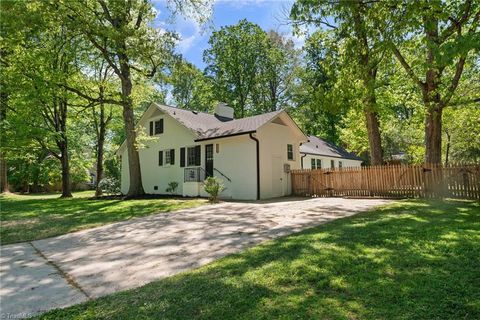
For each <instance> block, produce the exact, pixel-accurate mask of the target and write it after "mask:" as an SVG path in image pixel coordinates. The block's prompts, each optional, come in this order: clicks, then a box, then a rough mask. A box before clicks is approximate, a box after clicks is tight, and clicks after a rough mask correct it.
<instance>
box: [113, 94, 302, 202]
mask: <svg viewBox="0 0 480 320" xmlns="http://www.w3.org/2000/svg"><path fill="white" fill-rule="evenodd" d="M138 128H143V130H145V132H146V133H147V135H149V136H151V137H153V138H154V139H141V138H140V139H139V140H145V141H140V143H141V144H144V146H143V147H141V148H140V150H139V155H140V168H141V173H142V182H143V187H144V189H145V192H146V193H149V194H165V193H167V192H166V189H167V188H168V183H169V182H173V181H175V182H177V183H178V189H177V190H176V192H175V193H176V194H178V195H183V196H206V194H205V191H204V190H203V187H202V181H203V180H204V179H205V177H206V176H215V177H218V178H219V179H221V180H223V183H224V185H225V187H226V189H225V191H223V192H222V194H221V197H223V198H233V199H244V200H254V199H267V198H273V197H281V196H284V195H288V194H290V189H291V182H290V176H289V173H288V171H289V170H290V169H300V168H301V163H300V153H299V147H300V145H301V143H303V142H306V141H307V137H306V136H305V134H304V133H303V132H302V131H301V130H300V129H299V128H298V126H297V124H296V123H295V122H294V121H293V120H292V118H290V116H289V115H288V114H287V113H286V112H285V111H275V112H270V113H266V114H262V115H258V116H253V117H248V118H243V119H233V109H232V108H230V107H227V106H226V105H224V104H219V105H218V106H217V107H216V108H215V113H214V114H208V113H203V112H197V111H190V110H185V109H180V108H175V107H170V106H165V105H160V104H156V103H153V104H151V105H150V107H149V108H148V109H147V111H145V113H144V114H143V116H142V117H141V119H140V121H139V124H138ZM140 136H141V135H140ZM117 154H118V155H120V156H121V164H122V176H121V191H122V193H124V194H125V193H127V191H128V187H129V172H128V156H127V150H126V145H125V143H124V144H122V146H121V147H120V149H119V150H118V151H117Z"/></svg>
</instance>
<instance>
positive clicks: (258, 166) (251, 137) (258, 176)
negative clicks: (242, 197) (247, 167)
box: [249, 132, 260, 200]
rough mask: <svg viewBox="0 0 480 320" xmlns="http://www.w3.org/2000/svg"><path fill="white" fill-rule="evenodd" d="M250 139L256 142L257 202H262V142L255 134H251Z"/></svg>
mask: <svg viewBox="0 0 480 320" xmlns="http://www.w3.org/2000/svg"><path fill="white" fill-rule="evenodd" d="M249 137H250V139H252V140H253V141H255V142H256V148H257V200H260V141H258V139H257V138H255V137H254V136H253V132H250V134H249Z"/></svg>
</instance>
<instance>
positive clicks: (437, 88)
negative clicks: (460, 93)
mask: <svg viewBox="0 0 480 320" xmlns="http://www.w3.org/2000/svg"><path fill="white" fill-rule="evenodd" d="M379 6H380V8H382V11H381V12H382V16H383V17H384V18H385V19H386V20H387V21H388V25H389V28H388V29H384V28H382V27H379V28H378V29H379V31H380V32H382V34H383V35H384V37H385V39H386V41H388V44H389V46H390V48H391V51H392V52H393V54H394V55H395V57H396V58H397V60H398V62H399V63H400V64H401V65H402V67H403V69H404V70H405V72H406V73H407V74H408V76H409V78H410V80H411V81H412V82H413V83H414V84H415V85H416V87H417V88H418V90H419V92H420V94H421V96H422V100H423V104H424V108H425V147H426V148H425V162H426V163H440V162H441V159H442V113H443V111H444V109H445V108H446V107H447V106H448V105H449V104H450V102H451V99H452V97H453V96H454V95H455V92H456V90H457V87H458V86H459V84H460V82H461V78H462V74H463V72H464V68H465V62H466V61H467V58H468V56H469V55H470V54H472V52H476V54H478V50H479V49H480V45H479V44H480V32H479V28H478V26H479V20H480V2H478V1H475V0H466V1H440V0H422V1H416V2H412V1H391V2H382V3H380V4H379ZM407 53H408V54H407ZM409 57H411V58H410V59H409Z"/></svg>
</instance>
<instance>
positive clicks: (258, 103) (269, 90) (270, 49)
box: [252, 30, 299, 113]
mask: <svg viewBox="0 0 480 320" xmlns="http://www.w3.org/2000/svg"><path fill="white" fill-rule="evenodd" d="M264 50H265V51H266V53H265V54H264V55H263V56H261V57H263V58H264V59H265V60H264V61H261V63H260V65H259V68H260V69H259V71H258V72H257V77H256V86H255V88H254V90H253V94H252V100H253V104H254V108H255V109H257V110H258V112H259V113H261V112H270V111H275V110H278V109H279V108H282V107H287V106H288V105H289V104H290V99H291V89H292V87H293V83H294V81H295V68H296V67H297V66H298V64H299V53H298V50H296V49H295V45H294V43H293V41H292V40H291V39H289V38H287V37H285V36H284V35H282V34H280V33H278V32H276V31H274V30H270V31H268V32H267V39H266V41H265V48H264Z"/></svg>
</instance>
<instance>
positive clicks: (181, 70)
mask: <svg viewBox="0 0 480 320" xmlns="http://www.w3.org/2000/svg"><path fill="white" fill-rule="evenodd" d="M168 83H169V84H170V85H171V86H172V90H171V93H172V97H173V102H174V103H175V104H176V105H177V106H179V107H181V108H185V109H191V110H199V111H210V110H211V109H212V108H213V107H214V105H215V97H214V96H215V95H214V91H213V84H212V81H211V79H209V78H208V77H207V76H205V75H204V74H203V73H202V71H200V70H199V69H198V68H197V67H196V66H194V65H193V64H191V63H189V62H187V61H185V60H183V59H181V60H179V61H177V62H176V63H175V64H174V66H173V68H172V72H171V75H170V77H169V79H168Z"/></svg>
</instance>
